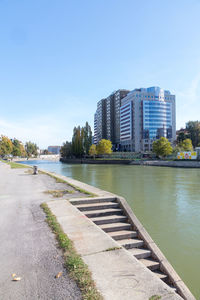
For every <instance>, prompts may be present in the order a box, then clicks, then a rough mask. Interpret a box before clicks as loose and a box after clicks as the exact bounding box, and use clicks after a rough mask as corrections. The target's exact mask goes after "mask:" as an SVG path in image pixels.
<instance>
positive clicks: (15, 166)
mask: <svg viewBox="0 0 200 300" xmlns="http://www.w3.org/2000/svg"><path fill="white" fill-rule="evenodd" d="M1 161H2V162H4V163H5V164H7V165H10V167H11V169H24V168H25V169H27V168H31V167H30V166H27V165H23V164H20V163H16V162H12V161H5V160H2V159H1Z"/></svg>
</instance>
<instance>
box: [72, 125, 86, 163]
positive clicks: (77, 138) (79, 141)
mask: <svg viewBox="0 0 200 300" xmlns="http://www.w3.org/2000/svg"><path fill="white" fill-rule="evenodd" d="M83 153H84V149H83V130H82V129H81V128H80V126H78V127H74V131H73V137H72V154H73V155H74V156H75V157H82V155H83Z"/></svg>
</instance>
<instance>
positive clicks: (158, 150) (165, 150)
mask: <svg viewBox="0 0 200 300" xmlns="http://www.w3.org/2000/svg"><path fill="white" fill-rule="evenodd" d="M172 151H173V148H172V146H171V143H170V142H169V141H168V139H166V138H165V137H161V138H160V139H159V140H157V141H155V142H153V152H154V153H155V154H156V156H163V157H165V156H167V155H170V154H171V153H172Z"/></svg>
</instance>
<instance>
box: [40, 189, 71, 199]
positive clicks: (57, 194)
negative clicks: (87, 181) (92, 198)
mask: <svg viewBox="0 0 200 300" xmlns="http://www.w3.org/2000/svg"><path fill="white" fill-rule="evenodd" d="M74 192H75V191H70V190H48V191H45V192H44V193H45V194H51V195H52V196H53V197H55V198H60V197H63V196H64V195H65V194H73V193H74Z"/></svg>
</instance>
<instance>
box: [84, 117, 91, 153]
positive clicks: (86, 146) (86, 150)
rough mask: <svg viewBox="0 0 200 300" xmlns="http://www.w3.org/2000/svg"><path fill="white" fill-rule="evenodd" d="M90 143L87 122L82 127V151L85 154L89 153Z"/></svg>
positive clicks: (89, 129)
mask: <svg viewBox="0 0 200 300" xmlns="http://www.w3.org/2000/svg"><path fill="white" fill-rule="evenodd" d="M91 145H92V130H91V127H90V125H89V124H88V122H86V123H85V126H84V127H83V151H84V153H85V154H89V149H90V146H91Z"/></svg>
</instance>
